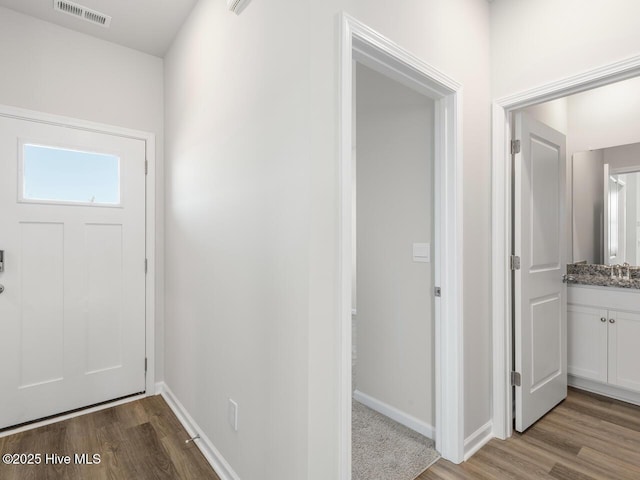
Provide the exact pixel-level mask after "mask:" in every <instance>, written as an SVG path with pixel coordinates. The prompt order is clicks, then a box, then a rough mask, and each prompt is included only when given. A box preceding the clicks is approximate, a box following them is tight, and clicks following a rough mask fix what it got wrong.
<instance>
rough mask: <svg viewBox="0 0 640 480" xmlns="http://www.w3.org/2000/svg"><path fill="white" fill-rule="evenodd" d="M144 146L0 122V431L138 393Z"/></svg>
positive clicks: (141, 375)
mask: <svg viewBox="0 0 640 480" xmlns="http://www.w3.org/2000/svg"><path fill="white" fill-rule="evenodd" d="M144 165H145V143H144V141H142V140H135V139H130V138H124V137H119V136H115V135H109V134H103V133H95V132H89V131H84V130H80V129H75V128H69V127H63V126H56V125H49V124H45V123H38V122H33V121H28V120H21V119H14V118H8V117H0V250H2V251H4V271H2V272H0V285H3V286H4V291H3V292H2V294H0V365H1V367H0V389H1V391H2V394H1V395H0V428H4V427H7V426H11V425H17V424H20V423H23V422H28V421H32V420H35V419H39V418H42V417H46V416H49V415H54V414H58V413H62V412H65V411H68V410H72V409H76V408H80V407H84V406H88V405H92V404H95V403H99V402H104V401H107V400H111V399H115V398H118V397H122V396H126V395H130V394H134V393H138V392H142V391H144V390H145V166H144Z"/></svg>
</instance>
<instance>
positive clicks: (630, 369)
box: [609, 310, 640, 391]
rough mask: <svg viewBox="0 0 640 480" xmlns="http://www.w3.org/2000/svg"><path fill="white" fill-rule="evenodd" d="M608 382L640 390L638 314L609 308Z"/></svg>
mask: <svg viewBox="0 0 640 480" xmlns="http://www.w3.org/2000/svg"><path fill="white" fill-rule="evenodd" d="M609 383H611V384H613V385H618V386H620V387H624V388H628V389H631V390H636V391H640V314H638V313H629V312H620V311H616V310H609Z"/></svg>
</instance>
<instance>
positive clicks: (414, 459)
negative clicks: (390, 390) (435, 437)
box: [352, 400, 440, 480]
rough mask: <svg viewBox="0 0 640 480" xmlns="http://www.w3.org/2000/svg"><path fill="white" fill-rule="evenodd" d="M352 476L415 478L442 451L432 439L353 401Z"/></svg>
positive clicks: (389, 479) (356, 479) (355, 478)
mask: <svg viewBox="0 0 640 480" xmlns="http://www.w3.org/2000/svg"><path fill="white" fill-rule="evenodd" d="M352 419H353V421H352V442H353V453H352V478H353V480H414V479H415V478H416V477H417V476H418V475H420V474H421V473H422V472H423V471H425V470H426V469H427V468H428V467H429V466H430V465H431V464H432V463H434V462H435V461H436V460H437V459H438V458H440V455H439V454H438V452H436V450H435V448H434V444H433V441H432V440H430V439H428V438H427V437H423V436H422V435H420V434H419V433H416V432H414V431H413V430H410V429H409V428H407V427H405V426H404V425H400V424H399V423H396V422H394V421H393V420H391V419H390V418H387V417H385V416H384V415H381V414H379V413H378V412H376V411H374V410H371V409H370V408H368V407H365V406H364V405H362V404H361V403H359V402H356V401H355V400H354V401H353V407H352Z"/></svg>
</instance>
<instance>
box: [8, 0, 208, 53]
mask: <svg viewBox="0 0 640 480" xmlns="http://www.w3.org/2000/svg"><path fill="white" fill-rule="evenodd" d="M71 1H72V2H73V3H77V4H80V5H82V6H84V7H87V8H89V9H92V10H96V11H98V12H100V13H103V14H106V15H109V16H111V17H113V19H112V20H111V25H110V27H108V28H105V27H102V26H100V25H94V24H91V23H89V22H86V21H84V20H82V19H80V18H76V17H73V16H71V15H67V14H64V13H62V12H59V11H56V10H54V9H53V5H54V0H0V6H2V7H7V8H10V9H12V10H15V11H16V12H20V13H24V14H26V15H30V16H32V17H36V18H39V19H41V20H45V21H47V22H51V23H55V24H57V25H60V26H62V27H66V28H69V29H71V30H75V31H77V32H82V33H86V34H87V35H91V36H94V37H98V38H102V39H104V40H107V41H109V42H114V43H118V44H120V45H124V46H126V47H130V48H134V49H136V50H140V51H142V52H146V53H149V54H151V55H155V56H158V57H162V56H164V54H165V53H166V51H167V50H168V48H169V46H170V45H171V42H172V41H173V38H174V37H175V35H176V33H177V32H178V29H179V28H180V26H181V25H182V23H183V22H184V20H185V19H186V17H187V16H188V15H189V13H190V12H191V9H192V8H193V6H194V5H195V3H196V2H197V0H71Z"/></svg>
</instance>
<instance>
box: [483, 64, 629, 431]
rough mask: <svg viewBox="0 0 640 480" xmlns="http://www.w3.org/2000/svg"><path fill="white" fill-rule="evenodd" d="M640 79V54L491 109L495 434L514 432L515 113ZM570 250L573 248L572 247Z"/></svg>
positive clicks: (495, 103) (525, 93) (533, 90)
mask: <svg viewBox="0 0 640 480" xmlns="http://www.w3.org/2000/svg"><path fill="white" fill-rule="evenodd" d="M637 76H640V55H638V56H634V57H631V58H628V59H625V60H622V61H619V62H615V63H611V64H608V65H605V66H602V67H598V68H594V69H592V70H588V71H586V72H583V73H579V74H577V75H573V76H570V77H566V78H563V79H560V80H558V81H555V82H550V83H547V84H544V85H541V86H538V87H535V88H531V89H529V90H525V91H523V92H520V93H517V94H514V95H509V96H506V97H502V98H499V99H496V100H494V101H493V104H492V145H491V147H492V189H491V212H492V220H491V240H492V242H491V245H492V246H491V257H492V265H493V268H492V271H491V287H492V299H491V301H492V311H493V315H492V318H493V334H492V341H493V393H492V397H493V412H492V416H493V435H494V436H496V437H498V438H501V439H506V438H508V437H510V436H511V435H512V433H513V426H512V421H511V419H512V412H513V402H512V397H511V391H512V387H511V385H510V379H509V376H510V372H511V358H512V351H513V347H512V343H511V336H512V333H513V332H512V314H511V312H512V309H511V307H512V293H513V292H512V286H511V280H510V279H511V271H510V269H509V255H510V254H511V245H512V236H513V225H512V222H511V201H510V199H511V194H512V191H511V182H510V179H511V175H512V168H511V162H510V161H509V159H510V156H511V155H510V152H509V140H510V139H511V133H512V132H511V125H510V122H509V118H510V114H511V113H512V112H513V111H514V110H517V109H520V108H525V107H529V106H532V105H536V104H539V103H544V102H548V101H550V100H555V99H558V98H562V97H565V96H568V95H573V94H575V93H580V92H584V91H587V90H592V89H594V88H597V87H602V86H605V85H609V84H611V83H615V82H619V81H621V80H626V79H628V78H633V77H637ZM567 247H568V246H567Z"/></svg>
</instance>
